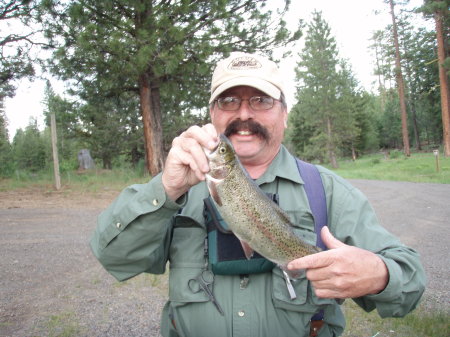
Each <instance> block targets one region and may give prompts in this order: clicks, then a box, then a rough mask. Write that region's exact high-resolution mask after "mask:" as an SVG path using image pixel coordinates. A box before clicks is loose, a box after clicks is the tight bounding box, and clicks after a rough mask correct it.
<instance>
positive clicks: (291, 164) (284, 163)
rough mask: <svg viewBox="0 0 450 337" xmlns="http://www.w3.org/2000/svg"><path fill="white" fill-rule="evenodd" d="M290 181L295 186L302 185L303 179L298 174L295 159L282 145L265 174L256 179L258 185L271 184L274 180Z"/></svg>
mask: <svg viewBox="0 0 450 337" xmlns="http://www.w3.org/2000/svg"><path fill="white" fill-rule="evenodd" d="M277 177H278V178H281V179H286V180H291V181H293V182H294V183H297V184H304V181H303V179H302V178H301V177H300V173H299V172H298V167H297V163H296V160H295V157H294V156H293V155H292V154H290V153H289V151H288V150H287V149H286V147H285V146H284V145H281V146H280V151H278V154H277V155H276V156H275V158H274V159H273V161H272V163H271V164H270V165H269V167H268V168H267V170H266V172H264V174H263V175H262V176H261V177H259V178H258V179H256V183H257V184H258V185H262V184H265V183H271V182H273V181H274V180H275V178H277Z"/></svg>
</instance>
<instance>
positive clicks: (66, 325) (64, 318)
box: [43, 312, 82, 337]
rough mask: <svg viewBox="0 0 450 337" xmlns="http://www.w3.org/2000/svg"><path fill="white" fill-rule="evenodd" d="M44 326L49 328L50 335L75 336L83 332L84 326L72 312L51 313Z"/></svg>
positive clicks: (56, 336) (60, 336)
mask: <svg viewBox="0 0 450 337" xmlns="http://www.w3.org/2000/svg"><path fill="white" fill-rule="evenodd" d="M43 328H44V329H45V330H47V335H46V336H48V337H75V336H80V335H81V334H82V328H81V327H80V325H79V322H78V320H77V319H76V317H75V314H74V313H72V312H64V313H60V314H57V315H51V316H50V317H48V319H47V321H46V322H44V324H43Z"/></svg>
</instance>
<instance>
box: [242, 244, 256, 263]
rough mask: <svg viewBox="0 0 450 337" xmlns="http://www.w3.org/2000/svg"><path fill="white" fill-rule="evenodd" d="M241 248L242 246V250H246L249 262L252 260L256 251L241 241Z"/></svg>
mask: <svg viewBox="0 0 450 337" xmlns="http://www.w3.org/2000/svg"><path fill="white" fill-rule="evenodd" d="M241 246H242V249H243V250H244V254H245V257H246V258H247V260H250V259H251V258H252V257H253V254H254V253H255V251H254V250H253V248H252V247H250V246H249V244H248V243H247V242H245V241H241Z"/></svg>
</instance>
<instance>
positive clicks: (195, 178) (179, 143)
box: [162, 124, 218, 201]
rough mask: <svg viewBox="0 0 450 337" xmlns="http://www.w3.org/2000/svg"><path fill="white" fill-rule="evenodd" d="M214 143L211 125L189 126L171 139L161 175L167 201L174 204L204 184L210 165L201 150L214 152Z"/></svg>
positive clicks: (213, 132) (215, 136) (216, 141)
mask: <svg viewBox="0 0 450 337" xmlns="http://www.w3.org/2000/svg"><path fill="white" fill-rule="evenodd" d="M217 143H218V137H217V131H216V129H215V128H214V126H213V125H212V124H206V125H204V126H202V127H199V126H191V127H190V128H189V129H187V130H186V131H185V132H183V133H182V134H181V135H180V136H178V137H176V138H174V140H173V141H172V148H171V149H170V151H169V154H168V156H167V159H166V163H165V166H164V172H163V174H162V183H163V185H164V188H165V190H166V193H167V195H168V196H169V198H171V199H172V200H174V201H175V200H177V199H178V198H179V197H180V196H182V195H183V194H184V193H186V192H187V191H188V190H189V189H190V188H191V187H192V186H194V185H196V184H197V183H199V182H200V181H202V180H205V173H207V172H209V165H208V160H207V158H206V155H205V153H204V151H203V148H206V149H208V150H213V149H214V148H215V147H216V146H217Z"/></svg>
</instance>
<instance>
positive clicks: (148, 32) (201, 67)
mask: <svg viewBox="0 0 450 337" xmlns="http://www.w3.org/2000/svg"><path fill="white" fill-rule="evenodd" d="M430 2H433V1H426V2H425V3H424V6H425V5H426V4H428V3H430ZM435 2H439V1H435ZM444 2H445V3H448V1H447V0H446V1H444ZM269 3H270V2H269V1H263V0H260V1H255V0H247V1H244V0H227V1H219V0H216V1H189V0H182V1H177V2H170V3H169V2H166V1H139V0H135V1H129V0H126V1H125V0H117V1H109V0H100V1H99V0H96V1H94V0H72V1H61V2H60V1H54V0H45V1H13V0H11V1H8V2H5V1H2V2H1V6H2V8H0V10H2V11H3V13H6V12H8V13H16V14H17V15H15V16H12V17H14V18H15V19H20V20H22V21H23V22H26V23H27V24H28V25H32V26H34V27H39V29H37V30H35V31H39V32H40V34H38V35H29V36H26V38H25V39H18V41H19V40H20V41H21V42H20V43H19V42H17V41H16V42H14V41H13V39H12V38H11V36H16V35H17V34H8V35H7V37H8V39H6V38H5V37H4V36H2V35H0V39H3V41H4V44H2V45H3V46H6V45H8V46H9V47H10V48H11V46H13V47H14V46H15V48H16V49H14V48H13V49H12V50H15V52H14V53H9V55H10V56H9V57H8V58H2V59H1V64H0V66H1V69H0V74H14V76H11V75H10V76H3V77H2V78H1V79H0V80H1V81H2V82H1V83H0V175H2V176H8V175H11V174H13V173H14V172H15V171H16V170H18V169H19V170H20V169H27V170H35V171H37V170H41V169H43V168H47V167H50V166H51V164H50V162H51V148H50V131H49V125H50V114H52V113H54V114H55V116H56V121H57V133H58V148H59V156H60V162H61V165H60V167H61V170H71V169H76V167H77V162H76V154H77V152H78V151H79V150H80V149H81V148H88V149H90V151H91V154H92V156H93V157H94V159H95V160H96V161H97V165H99V166H100V167H103V168H105V169H111V168H113V167H116V166H119V165H121V166H123V165H129V166H130V167H136V166H138V165H142V166H145V167H146V168H147V170H148V171H149V172H150V173H151V174H156V173H157V172H158V171H159V170H161V168H162V165H163V162H164V157H165V154H166V153H167V151H168V149H169V148H170V145H171V140H172V139H173V137H174V136H176V135H177V134H179V133H180V132H182V131H183V130H184V129H185V128H186V127H188V126H189V125H192V124H203V123H205V122H207V121H208V108H207V100H208V97H209V93H208V91H209V81H210V76H211V72H212V69H213V66H214V64H215V62H216V61H217V59H218V58H221V57H223V56H227V55H228V54H229V53H230V52H231V51H234V50H238V51H247V52H259V53H265V54H267V55H268V56H271V55H272V52H273V50H274V49H275V48H278V47H282V46H286V45H288V44H289V43H291V42H295V41H297V40H299V39H300V37H301V35H302V33H301V31H303V34H304V35H305V44H304V48H303V49H302V50H301V51H297V53H298V59H299V60H300V61H299V62H298V64H297V68H296V79H297V94H296V103H295V104H294V106H293V108H292V110H291V111H290V113H289V122H288V124H289V127H288V132H287V136H286V140H285V143H286V144H287V145H288V146H289V147H290V148H291V149H292V150H293V151H294V152H295V153H296V154H297V155H298V156H300V157H302V158H304V159H307V160H312V161H318V162H320V163H330V164H331V165H332V166H334V167H337V166H338V159H339V158H341V157H342V156H351V157H352V158H354V159H356V158H357V157H358V156H359V155H361V154H363V153H365V152H370V151H379V150H380V149H389V148H401V147H402V131H401V122H400V111H399V97H398V93H397V91H396V90H395V87H396V83H395V81H394V79H395V72H396V68H395V60H394V54H395V53H394V47H393V43H392V33H391V31H392V27H391V26H388V27H386V29H384V30H382V31H378V32H374V34H373V37H372V47H371V48H372V51H373V55H374V63H375V69H374V72H375V74H376V75H377V76H378V83H377V84H378V92H377V93H369V92H367V91H365V90H364V89H362V88H361V86H360V84H359V83H358V81H357V80H356V78H355V75H354V74H353V72H352V69H351V64H349V62H348V60H345V59H342V58H341V57H340V56H339V50H338V48H337V42H336V40H335V38H334V37H333V34H332V30H331V28H330V26H329V25H328V23H327V22H326V21H325V20H324V19H323V17H322V14H321V13H320V12H315V13H313V19H312V21H311V22H309V23H308V24H307V25H306V26H305V25H304V24H303V23H302V22H299V23H298V27H297V29H296V30H294V31H293V32H291V31H289V30H288V29H287V28H286V23H285V22H284V21H283V19H282V18H283V15H284V13H285V12H286V11H288V10H289V1H285V2H284V3H283V6H282V7H281V8H279V9H278V10H277V11H274V9H269V6H268V5H269ZM272 5H273V4H272ZM447 7H448V6H447ZM423 12H425V11H423ZM429 12H430V11H429ZM431 12H433V10H431ZM443 13H444V14H445V15H444V16H443V18H444V20H445V23H446V24H444V27H445V32H444V36H445V37H448V27H449V25H448V24H447V23H448V15H447V13H448V11H443ZM19 14H20V15H19ZM11 15H12V14H11ZM418 15H422V14H414V13H409V14H408V13H405V14H403V13H402V14H399V15H398V17H397V22H398V32H399V37H400V49H401V53H402V64H401V66H402V70H403V72H404V77H405V83H406V99H407V107H408V112H409V116H408V125H409V128H408V130H409V137H410V139H412V140H413V143H414V146H415V147H416V148H417V150H421V147H422V146H425V145H426V146H439V145H441V144H442V143H443V124H442V120H443V119H442V118H441V111H442V109H441V104H440V96H441V93H440V90H439V87H440V79H439V69H438V63H439V62H438V61H437V44H436V32H435V31H434V30H429V29H427V28H424V27H416V26H415V25H414V24H413V20H414V18H415V17H417V16H418ZM304 28H306V31H304ZM355 29H357V28H355ZM0 34H4V33H3V30H2V33H0ZM17 36H18V35H17ZM5 41H7V42H5ZM42 41H45V42H42ZM446 41H447V40H446ZM446 43H447V45H448V41H447V42H446ZM36 46H39V47H41V48H44V49H45V50H48V51H49V52H50V53H51V54H50V57H46V58H43V59H37V58H36V57H34V56H33V55H35V54H33V53H32V51H31V50H32V47H33V48H35V47H36ZM446 53H447V54H446V55H447V57H448V50H446ZM21 55H22V56H23V55H25V56H26V57H21ZM20 59H23V60H26V61H27V62H26V64H23V65H20V64H18V63H17V62H19V60H20ZM14 64H15V66H14V67H13V65H14ZM17 67H19V68H17ZM35 67H38V68H39V67H42V69H44V70H45V71H48V72H49V73H50V74H52V76H54V77H57V78H59V79H60V80H63V81H64V82H65V83H66V84H67V87H68V88H69V89H68V90H67V92H66V94H65V95H64V97H61V96H60V95H58V94H56V93H55V92H54V88H52V85H51V83H50V82H48V83H47V88H46V93H45V106H46V111H45V118H46V125H47V127H46V129H45V130H43V131H39V130H38V127H37V124H36V121H34V120H32V121H30V124H29V126H28V127H27V128H25V130H19V131H17V133H16V134H15V135H14V137H13V140H12V142H10V141H9V135H8V132H7V120H6V119H5V115H4V109H3V100H4V98H5V97H11V96H13V95H14V89H15V86H14V84H15V83H16V82H15V81H16V80H17V78H21V77H24V76H33V74H35V72H36V71H35ZM17 69H23V70H24V71H23V72H21V71H19V70H17ZM25 70H26V71H25ZM447 70H448V67H447ZM447 77H448V73H447ZM447 90H448V89H447Z"/></svg>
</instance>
